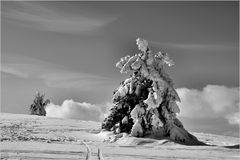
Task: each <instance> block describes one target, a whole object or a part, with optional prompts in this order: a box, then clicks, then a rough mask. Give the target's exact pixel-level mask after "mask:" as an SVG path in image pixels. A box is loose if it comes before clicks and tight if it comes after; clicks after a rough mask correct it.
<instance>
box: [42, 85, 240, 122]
mask: <svg viewBox="0 0 240 160" xmlns="http://www.w3.org/2000/svg"><path fill="white" fill-rule="evenodd" d="M177 92H178V94H179V96H180V98H181V103H178V105H179V107H180V111H181V112H180V114H179V116H182V117H186V118H191V119H205V118H210V119H213V118H222V119H227V120H228V122H229V124H231V125H238V124H240V113H239V88H238V87H235V88H229V87H226V86H218V85H207V86H206V87H204V88H203V90H197V89H187V88H178V89H177ZM111 106H112V104H111V103H106V104H105V105H95V104H91V103H86V102H83V103H80V102H75V101H73V100H65V101H64V102H63V103H62V105H55V104H53V103H51V104H49V105H48V106H46V112H47V116H48V117H58V118H71V119H81V120H92V121H102V120H103V117H104V116H106V115H107V114H108V109H109V108H110V107H111Z"/></svg>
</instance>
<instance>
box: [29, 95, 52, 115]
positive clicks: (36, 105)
mask: <svg viewBox="0 0 240 160" xmlns="http://www.w3.org/2000/svg"><path fill="white" fill-rule="evenodd" d="M44 96H45V94H41V93H40V92H39V91H37V92H36V94H35V98H34V100H33V104H31V105H30V114H31V115H39V116H46V111H45V106H46V105H47V104H49V103H50V100H49V99H46V100H44Z"/></svg>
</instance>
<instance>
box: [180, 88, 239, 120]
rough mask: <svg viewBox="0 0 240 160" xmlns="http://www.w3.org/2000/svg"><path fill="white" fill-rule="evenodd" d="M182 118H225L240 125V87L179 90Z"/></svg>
mask: <svg viewBox="0 0 240 160" xmlns="http://www.w3.org/2000/svg"><path fill="white" fill-rule="evenodd" d="M177 92H178V94H179V96H180V98H181V101H182V102H181V103H178V105H179V107H180V110H181V113H180V116H183V117H188V118H219V117H222V118H225V119H227V120H228V122H229V123H230V124H240V123H239V122H240V116H239V87H235V88H228V87H226V86H218V85H207V86H206V87H204V88H203V90H196V89H187V88H179V89H177Z"/></svg>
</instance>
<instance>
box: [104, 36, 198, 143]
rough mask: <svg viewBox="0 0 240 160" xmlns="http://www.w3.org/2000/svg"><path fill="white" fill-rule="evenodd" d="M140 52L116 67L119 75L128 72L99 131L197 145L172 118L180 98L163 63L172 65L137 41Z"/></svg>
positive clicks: (178, 110) (115, 93)
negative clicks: (103, 130) (110, 131)
mask: <svg viewBox="0 0 240 160" xmlns="http://www.w3.org/2000/svg"><path fill="white" fill-rule="evenodd" d="M136 41H137V43H136V44H137V45H138V49H139V50H140V53H138V54H135V55H133V56H129V55H128V56H126V57H123V58H121V60H120V61H119V62H118V63H117V64H116V67H118V68H120V69H121V71H120V72H121V73H130V78H128V79H126V80H125V81H123V82H122V83H121V84H120V86H119V87H118V88H117V89H116V90H115V91H114V94H113V98H112V99H113V104H114V106H113V107H112V108H111V109H110V111H109V115H108V116H107V117H106V118H105V119H104V121H103V123H102V128H103V129H106V130H112V131H114V132H115V133H121V132H126V133H129V134H130V135H131V136H135V137H144V136H150V137H157V138H169V139H171V140H173V141H175V142H178V143H183V144H190V145H191V144H193V145H194V144H201V142H199V141H198V140H197V138H196V137H194V136H193V135H192V134H190V133H189V132H187V130H186V129H185V128H184V126H183V124H182V123H181V122H180V121H179V119H178V118H177V117H176V115H177V114H178V113H179V112H180V109H179V107H178V105H177V102H180V98H179V96H178V94H177V92H176V90H175V89H174V87H173V82H172V79H171V78H170V77H169V75H168V74H167V73H166V72H165V70H164V64H166V65H168V66H172V65H174V62H173V60H172V59H170V58H169V56H168V54H167V53H165V52H161V51H160V52H158V53H153V52H152V51H151V49H150V48H149V46H148V42H147V41H146V40H144V39H140V38H138V39H137V40H136Z"/></svg>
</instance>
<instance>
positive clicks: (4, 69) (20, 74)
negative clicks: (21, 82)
mask: <svg viewBox="0 0 240 160" xmlns="http://www.w3.org/2000/svg"><path fill="white" fill-rule="evenodd" d="M1 72H2V73H7V74H11V75H15V76H17V77H20V78H28V76H29V75H28V74H27V73H25V72H22V71H20V70H18V69H16V68H12V67H11V66H9V65H5V64H2V65H1Z"/></svg>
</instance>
